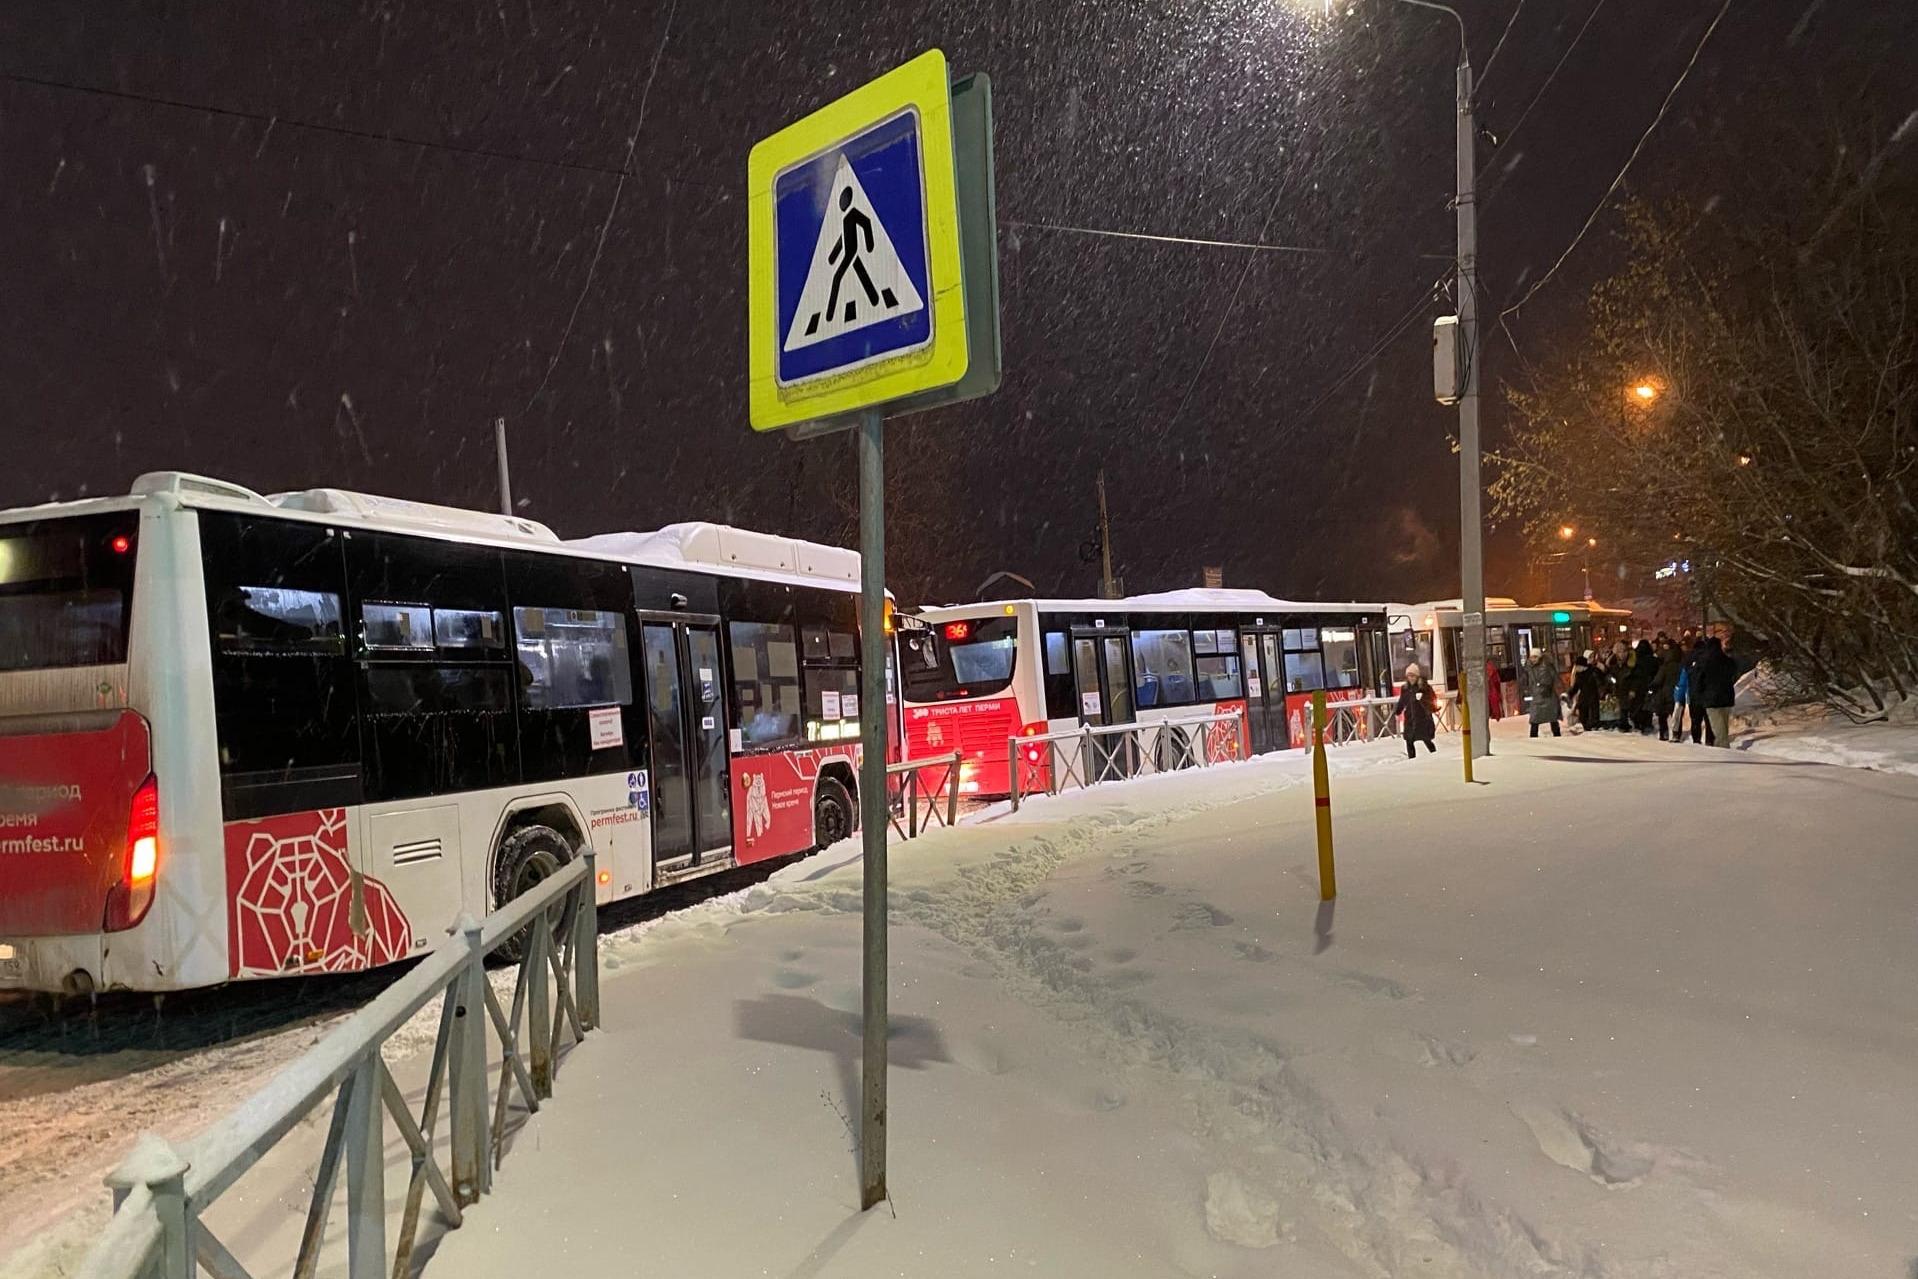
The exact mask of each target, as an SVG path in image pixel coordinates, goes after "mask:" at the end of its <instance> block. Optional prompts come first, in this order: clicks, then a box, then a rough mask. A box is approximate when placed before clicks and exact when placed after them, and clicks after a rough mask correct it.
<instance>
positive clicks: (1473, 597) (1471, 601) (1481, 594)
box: [1401, 0, 1492, 755]
mask: <svg viewBox="0 0 1918 1279" xmlns="http://www.w3.org/2000/svg"><path fill="white" fill-rule="evenodd" d="M1401 3H1403V4H1409V5H1416V6H1417V7H1418V8H1421V9H1436V10H1438V11H1439V12H1440V13H1443V14H1445V15H1447V16H1448V17H1450V18H1451V19H1452V21H1453V22H1455V23H1457V24H1458V190H1457V193H1456V194H1455V195H1454V196H1453V208H1454V209H1456V210H1457V213H1458V272H1457V274H1458V343H1459V354H1460V355H1462V356H1463V357H1464V358H1463V359H1462V360H1461V361H1460V363H1461V364H1462V365H1463V368H1461V369H1460V375H1461V376H1460V379H1459V381H1460V385H1459V388H1458V453H1459V456H1458V524H1459V528H1458V569H1459V604H1460V608H1459V612H1460V613H1461V614H1462V616H1461V617H1460V619H1459V620H1460V631H1461V632H1462V633H1461V635H1460V640H1461V643H1460V647H1461V648H1462V649H1463V650H1464V651H1463V652H1462V654H1461V655H1460V659H1459V666H1460V668H1461V669H1463V670H1466V671H1469V672H1471V676H1472V677H1471V679H1470V680H1469V681H1467V683H1466V698H1467V701H1468V703H1469V706H1470V709H1471V714H1472V722H1473V723H1474V724H1478V725H1481V726H1485V725H1487V724H1488V723H1489V721H1488V720H1487V719H1486V718H1485V679H1484V675H1485V545H1484V538H1485V530H1484V522H1483V521H1484V515H1483V512H1482V511H1481V509H1480V501H1479V499H1480V493H1481V490H1480V483H1479V454H1478V369H1479V347H1480V343H1479V337H1478V164H1477V154H1476V151H1475V148H1476V147H1477V145H1478V120H1477V118H1476V116H1475V114H1474V112H1473V110H1472V59H1471V54H1470V52H1469V50H1468V49H1467V48H1466V44H1465V19H1464V18H1461V17H1460V16H1459V14H1458V10H1456V9H1454V8H1452V7H1451V6H1450V5H1444V4H1435V3H1433V0H1401ZM1491 738H1492V735H1491V733H1490V732H1489V731H1483V730H1482V731H1480V732H1479V733H1478V734H1477V735H1476V736H1475V737H1474V738H1473V740H1472V746H1471V750H1472V753H1473V754H1474V755H1489V754H1491V753H1492V742H1491Z"/></svg>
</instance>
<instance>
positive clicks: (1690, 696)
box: [1685, 635, 1718, 746]
mask: <svg viewBox="0 0 1918 1279" xmlns="http://www.w3.org/2000/svg"><path fill="white" fill-rule="evenodd" d="M1707 647H1708V646H1707V645H1706V643H1705V637H1704V636H1703V635H1700V636H1699V637H1698V638H1697V639H1695V640H1693V641H1692V651H1691V654H1690V655H1689V656H1688V657H1687V658H1686V659H1685V676H1686V690H1685V692H1686V699H1687V703H1688V704H1689V705H1690V707H1691V710H1692V745H1694V746H1696V745H1698V743H1699V742H1700V741H1701V740H1702V741H1703V742H1704V743H1705V744H1706V745H1707V746H1716V745H1718V739H1717V738H1716V737H1714V736H1713V735H1712V726H1711V722H1710V720H1708V719H1707V718H1706V715H1705V693H1704V684H1703V681H1702V680H1701V679H1700V676H1699V667H1700V666H1702V665H1704V662H1705V654H1706V651H1707Z"/></svg>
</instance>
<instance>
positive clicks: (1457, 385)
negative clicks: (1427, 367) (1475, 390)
mask: <svg viewBox="0 0 1918 1279" xmlns="http://www.w3.org/2000/svg"><path fill="white" fill-rule="evenodd" d="M1459 356H1460V351H1459V341H1458V317H1457V316H1456V315H1444V316H1440V317H1439V318H1438V319H1437V320H1435V321H1433V322H1432V395H1433V397H1434V398H1435V399H1437V400H1438V402H1439V403H1440V404H1457V403H1458V401H1459V396H1460V395H1461V394H1462V393H1463V391H1464V387H1465V376H1464V367H1463V364H1462V362H1461V360H1460V358H1459Z"/></svg>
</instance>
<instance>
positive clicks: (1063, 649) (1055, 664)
mask: <svg viewBox="0 0 1918 1279" xmlns="http://www.w3.org/2000/svg"><path fill="white" fill-rule="evenodd" d="M1045 650H1046V671H1045V674H1046V681H1045V688H1046V718H1047V719H1077V718H1079V706H1078V701H1077V699H1076V698H1075V697H1074V696H1073V687H1072V648H1071V644H1070V643H1069V641H1068V640H1067V639H1066V633H1065V632H1064V631H1047V632H1046V633H1045Z"/></svg>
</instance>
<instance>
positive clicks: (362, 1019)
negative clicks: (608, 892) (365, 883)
mask: <svg viewBox="0 0 1918 1279" xmlns="http://www.w3.org/2000/svg"><path fill="white" fill-rule="evenodd" d="M593 864H594V858H593V855H592V854H591V853H590V852H588V853H586V854H585V855H584V856H582V857H579V858H577V859H575V860H573V861H571V862H568V863H567V864H566V865H565V866H564V867H562V868H561V869H560V870H559V871H558V872H556V873H555V874H553V875H552V876H551V877H550V878H548V879H546V880H545V881H544V882H542V883H540V884H539V885H538V886H537V887H535V888H534V889H532V890H531V891H529V892H528V893H526V894H525V895H524V896H521V897H517V898H515V899H514V900H513V901H511V902H509V903H507V904H506V905H505V906H503V907H501V908H500V909H499V910H497V911H495V912H493V913H492V914H490V915H488V916H487V917H486V918H485V919H484V920H483V921H480V922H477V923H475V922H474V920H473V918H472V916H471V915H463V916H461V918H460V921H459V923H458V924H456V925H455V926H454V928H453V930H452V936H451V937H449V938H448V939H447V940H446V941H444V942H442V943H441V944H440V945H439V946H438V947H437V948H435V949H434V950H433V951H432V952H430V953H429V954H428V955H427V956H426V957H425V958H424V959H422V960H420V962H419V963H418V965H417V966H415V967H414V968H413V969H412V971H410V972H408V973H406V974H405V975H404V976H402V977H401V978H400V979H399V980H398V981H396V982H394V983H393V984H392V985H391V986H388V987H387V988H386V989H385V990H384V991H382V992H381V993H380V994H379V996H378V997H376V998H375V999H374V1000H373V1001H372V1002H371V1003H369V1004H368V1005H367V1006H366V1007H364V1008H362V1009H361V1010H360V1011H359V1012H357V1013H354V1014H353V1015H352V1016H351V1017H349V1018H347V1019H346V1021H344V1022H342V1023H341V1024H340V1025H339V1026H337V1027H335V1028H334V1029H333V1030H332V1031H330V1032H329V1033H328V1034H327V1035H326V1036H325V1037H324V1038H323V1039H321V1040H320V1041H319V1043H317V1044H315V1045H314V1046H313V1048H312V1049H310V1050H309V1051H308V1052H307V1053H306V1054H305V1055H303V1056H301V1057H300V1058H298V1059H297V1060H295V1061H294V1062H292V1063H291V1064H290V1065H288V1066H287V1067H286V1068H285V1069H284V1070H282V1071H281V1072H280V1073H279V1074H278V1075H276V1076H275V1077H274V1078H273V1079H272V1080H271V1081H270V1082H269V1083H268V1084H267V1085H266V1086H265V1087H264V1088H262V1089H260V1090H259V1091H258V1092H256V1093H254V1094H253V1096H252V1097H250V1098H248V1099H247V1101H246V1102H245V1103H244V1104H242V1105H241V1106H240V1107H239V1109H237V1110H235V1111H233V1112H232V1113H231V1114H229V1115H228V1116H227V1117H226V1118H224V1119H222V1120H221V1121H220V1122H218V1123H217V1124H215V1125H214V1126H213V1127H212V1128H210V1129H208V1130H207V1131H206V1132H204V1133H202V1134H201V1135H200V1136H199V1137H197V1138H196V1139H194V1140H193V1141H191V1142H188V1143H186V1144H185V1145H183V1146H182V1147H181V1148H179V1149H177V1150H176V1149H175V1148H174V1147H172V1146H171V1145H169V1144H168V1143H167V1142H166V1141H164V1140H163V1139H162V1138H160V1137H158V1136H156V1135H154V1134H152V1133H149V1134H147V1135H146V1136H144V1137H142V1138H141V1139H140V1142H139V1144H138V1145H136V1146H135V1147H134V1149H133V1152H132V1153H131V1154H130V1155H129V1156H128V1157H127V1159H126V1160H125V1161H124V1162H123V1163H122V1164H121V1165H120V1167H119V1168H118V1169H116V1170H115V1171H114V1172H113V1174H112V1175H110V1176H109V1177H108V1178H107V1185H108V1186H109V1187H111V1188H112V1190H113V1200H114V1213H113V1217H112V1219H111V1221H109V1222H108V1224H107V1226H106V1228H105V1230H104V1231H103V1232H102V1234H101V1236H100V1238H99V1240H98V1242H96V1243H95V1245H94V1246H93V1249H92V1251H90V1252H89V1253H88V1254H87V1256H86V1259H85V1261H84V1262H83V1263H82V1265H81V1267H80V1271H79V1277H80V1279H193V1277H194V1276H195V1275H196V1274H197V1273H198V1272H199V1271H200V1270H201V1269H204V1270H205V1271H206V1272H207V1273H209V1274H211V1275H213V1276H214V1279H251V1275H250V1273H249V1272H248V1271H247V1269H246V1267H245V1266H244V1265H242V1264H241V1262H240V1260H239V1259H238V1258H237V1257H235V1256H234V1255H233V1254H232V1253H231V1252H230V1251H228V1249H227V1247H226V1245H225V1244H223V1243H222V1242H221V1241H220V1240H219V1238H218V1237H216V1236H215V1235H214V1233H213V1232H212V1231H211V1230H210V1229H209V1228H208V1227H207V1225H206V1222H205V1220H204V1219H203V1214H204V1213H205V1212H206V1210H207V1209H208V1208H209V1207H210V1206H211V1205H212V1204H213V1203H214V1202H215V1201H216V1200H217V1199H219V1197H220V1196H221V1195H222V1194H224V1193H225V1192H226V1191H227V1190H228V1189H230V1188H231V1187H232V1186H233V1184H234V1182H236V1181H237V1180H239V1178H240V1176H241V1175H242V1174H244V1173H245V1172H246V1171H247V1170H248V1169H249V1168H252V1167H253V1166H254V1165H255V1164H257V1163H258V1162H259V1161H260V1160H261V1158H263V1157H264V1156H265V1155H266V1153H267V1152H268V1151H269V1150H271V1149H272V1148H273V1146H274V1145H275V1144H277V1143H278V1142H279V1141H280V1140H281V1139H282V1138H284V1137H285V1136H286V1135H287V1134H288V1133H289V1132H291V1131H292V1130H293V1129H294V1128H295V1126H297V1125H298V1124H299V1122H300V1120H301V1119H302V1118H303V1117H304V1116H305V1115H306V1114H308V1113H309V1112H310V1111H312V1110H313V1109H314V1108H315V1107H316V1106H318V1105H319V1104H320V1103H321V1102H322V1101H324V1100H325V1099H326V1097H327V1096H328V1094H329V1093H330V1094H332V1095H333V1096H334V1104H333V1115H332V1122H331V1124H330V1125H329V1126H328V1128H327V1134H326V1145H325V1148H324V1150H323V1151H322V1152H321V1155H320V1160H319V1168H318V1171H317V1172H316V1173H315V1174H314V1177H313V1194H312V1200H311V1204H310V1206H309V1207H308V1209H307V1214H306V1225H305V1228H304V1230H303V1231H302V1232H301V1235H300V1243H299V1253H298V1256H297V1259H296V1260H295V1262H294V1265H293V1275H294V1279H313V1276H314V1274H315V1273H316V1272H317V1269H318V1266H319V1260H320V1248H321V1245H322V1243H323V1242H324V1240H325V1237H326V1226H327V1218H328V1216H329V1215H330V1213H331V1210H332V1206H333V1200H334V1196H335V1188H336V1187H337V1185H338V1183H339V1176H340V1169H341V1166H342V1165H344V1166H345V1170H346V1212H347V1220H346V1270H345V1273H346V1275H347V1276H348V1279H389V1276H391V1277H392V1279H403V1277H404V1276H405V1275H407V1274H408V1273H410V1268H411V1265H412V1257H413V1251H414V1246H415V1244H416V1243H417V1242H418V1237H419V1225H420V1209H421V1207H422V1200H423V1198H424V1195H425V1192H427V1191H429V1190H430V1191H431V1192H432V1194H433V1198H434V1201H435V1202H436V1203H437V1204H438V1205H439V1209H440V1213H441V1215H442V1216H443V1217H444V1218H445V1220H446V1222H447V1223H448V1225H449V1226H450V1227H457V1226H459V1225H460V1223H461V1219H462V1211H463V1210H464V1209H466V1208H469V1207H471V1206H472V1205H473V1204H475V1203H477V1202H478V1201H479V1198H480V1196H481V1195H482V1194H485V1193H486V1192H487V1191H489V1190H491V1189H492V1182H493V1171H494V1169H496V1168H497V1167H498V1166H499V1163H500V1160H501V1159H502V1158H503V1157H504V1155H505V1152H506V1137H507V1126H506V1121H507V1113H508V1104H509V1100H510V1090H511V1089H513V1088H517V1090H518V1092H519V1095H520V1098H521V1100H522V1102H523V1103H524V1105H525V1108H526V1110H527V1111H528V1112H529V1113H531V1112H536V1111H538V1110H539V1104H540V1102H541V1101H542V1100H544V1099H546V1098H548V1097H550V1096H552V1093H553V1076H554V1073H555V1071H556V1070H557V1068H558V1064H559V1050H560V1048H561V1047H562V1046H563V1044H564V1041H565V1036H566V1032H568V1031H569V1030H570V1032H571V1037H572V1041H573V1042H575V1043H577V1042H579V1041H580V1040H581V1039H582V1038H583V1037H584V1036H585V1034H586V1032H587V1031H588V1030H591V1029H594V1028H596V1027H597V1026H598V1025H599V920H598V915H597V910H596V907H595V903H594V899H593V894H594V884H595V872H594V865H593ZM568 910H570V911H571V918H570V920H568V919H566V918H565V912H566V911H568ZM556 915H557V916H559V917H560V919H561V920H562V922H563V923H564V925H565V927H564V928H563V930H562V935H561V936H558V937H556V936H555V928H554V922H555V916H556ZM522 932H524V933H525V937H524V939H523V941H522V943H521V945H522V952H523V953H522V955H521V957H520V960H519V972H518V978H517V980H516V982H515V983H514V988H513V1002H512V1009H511V1012H510V1013H509V1012H508V1011H507V1009H505V1008H504V1007H502V1006H501V1003H500V999H499V996H498V995H497V994H496V993H495V992H494V990H493V986H492V983H491V981H490V980H488V977H487V973H486V967H485V962H486V958H487V956H488V955H490V954H492V953H493V952H494V951H496V950H498V949H500V948H501V947H502V946H505V945H506V944H507V943H509V942H511V941H512V940H513V939H514V938H515V937H517V936H519V935H520V934H521V933H522ZM549 979H550V984H549ZM442 993H443V996H444V998H443V1002H442V1003H441V1006H440V1019H439V1036H438V1039H437V1040H436V1041H435V1043H434V1046H433V1061H432V1066H431V1067H430V1069H429V1070H428V1072H427V1083H426V1091H425V1104H424V1108H423V1110H422V1112H421V1114H420V1115H419V1116H418V1117H417V1118H415V1116H414V1115H413V1113H412V1110H411V1108H410V1107H409V1106H408V1104H407V1101H406V1097H405V1094H403V1093H402V1092H401V1091H400V1086H399V1085H398V1084H397V1083H396V1082H395V1081H394V1079H393V1075H392V1073H391V1072H390V1071H389V1070H388V1069H387V1066H386V1061H385V1059H384V1057H383V1056H382V1053H381V1048H382V1046H383V1045H384V1044H385V1043H386V1041H387V1039H388V1038H390V1037H391V1036H392V1035H393V1033H394V1032H395V1031H397V1030H398V1029H399V1028H400V1027H401V1026H403V1025H405V1024H406V1022H407V1021H408V1020H409V1019H410V1018H412V1016H413V1015H414V1014H415V1013H417V1012H419V1011H420V1010H421V1009H423V1008H425V1007H426V1006H427V1005H428V1004H430V1003H431V1002H432V1001H433V999H434V997H435V996H440V995H442ZM522 1022H525V1023H526V1033H527V1036H528V1039H529V1042H528V1044H527V1046H526V1051H525V1052H524V1053H522V1051H521V1047H520V1033H521V1025H522ZM489 1025H490V1026H491V1027H492V1030H493V1035H494V1039H495V1041H496V1042H497V1044H498V1046H499V1051H500V1066H499V1087H498V1090H497V1093H495V1092H494V1090H493V1089H492V1087H491V1069H490V1067H489V1065H488V1044H487V1039H488V1036H487V1027H488V1026H489ZM442 1095H444V1096H445V1098H446V1103H447V1105H446V1109H447V1110H448V1112H449V1117H450V1123H451V1143H450V1147H451V1148H450V1158H449V1163H450V1167H451V1176H450V1177H449V1176H448V1174H447V1171H446V1170H445V1169H442V1168H441V1166H440V1164H439V1161H438V1159H437V1158H436V1155H435V1151H434V1138H433V1134H434V1130H435V1128H436V1126H437V1121H438V1118H439V1114H440V1109H441V1107H440V1101H441V1097H442ZM382 1111H384V1112H385V1113H386V1114H388V1115H391V1116H392V1120H393V1124H394V1127H395V1128H396V1129H397V1130H398V1132H399V1135H400V1137H401V1138H402V1140H403V1141H404V1142H405V1144H406V1147H407V1149H408V1151H409V1152H410V1154H411V1157H412V1175H411V1179H410V1180H409V1181H408V1183H407V1187H406V1198H405V1202H404V1206H403V1209H402V1211H401V1214H400V1222H399V1230H398V1239H397V1245H396V1247H395V1248H394V1250H393V1253H392V1254H391V1257H390V1260H389V1254H388V1252H387V1220H386V1199H387V1197H386V1164H385V1158H384V1154H383V1148H382V1147H383V1139H384V1134H385V1129H384V1125H385V1121H384V1119H383V1118H382Z"/></svg>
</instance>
